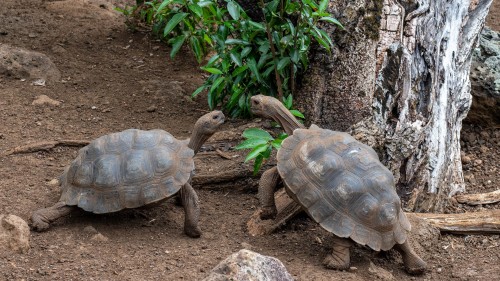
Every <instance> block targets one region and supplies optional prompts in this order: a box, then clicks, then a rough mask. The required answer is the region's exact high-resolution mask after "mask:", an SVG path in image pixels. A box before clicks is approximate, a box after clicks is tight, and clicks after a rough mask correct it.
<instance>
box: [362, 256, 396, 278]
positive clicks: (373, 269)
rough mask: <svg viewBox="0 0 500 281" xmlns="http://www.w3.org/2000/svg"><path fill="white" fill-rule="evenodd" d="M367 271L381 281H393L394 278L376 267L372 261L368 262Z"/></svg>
mask: <svg viewBox="0 0 500 281" xmlns="http://www.w3.org/2000/svg"><path fill="white" fill-rule="evenodd" d="M368 271H369V272H371V273H372V274H373V275H375V277H377V278H379V279H381V280H387V281H389V280H394V276H393V275H392V273H390V272H389V271H387V270H385V269H383V268H381V267H378V266H376V265H375V264H374V263H373V262H372V261H370V267H369V268H368Z"/></svg>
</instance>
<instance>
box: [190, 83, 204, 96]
mask: <svg viewBox="0 0 500 281" xmlns="http://www.w3.org/2000/svg"><path fill="white" fill-rule="evenodd" d="M207 87H208V85H201V86H200V87H198V89H196V91H194V92H193V93H192V94H191V98H194V97H196V96H197V95H198V94H199V93H201V92H202V91H203V90H205V89H206V88H207Z"/></svg>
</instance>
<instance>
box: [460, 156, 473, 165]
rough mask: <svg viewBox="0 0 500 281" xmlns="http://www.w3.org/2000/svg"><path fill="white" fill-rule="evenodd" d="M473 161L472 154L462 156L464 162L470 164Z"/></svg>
mask: <svg viewBox="0 0 500 281" xmlns="http://www.w3.org/2000/svg"><path fill="white" fill-rule="evenodd" d="M471 161H472V159H471V158H470V156H467V155H464V156H462V164H469V163H470V162H471Z"/></svg>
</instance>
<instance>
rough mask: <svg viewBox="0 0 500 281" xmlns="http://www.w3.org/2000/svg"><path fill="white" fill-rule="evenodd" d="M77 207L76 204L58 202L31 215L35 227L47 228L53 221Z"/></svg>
mask: <svg viewBox="0 0 500 281" xmlns="http://www.w3.org/2000/svg"><path fill="white" fill-rule="evenodd" d="M75 208H76V207H74V206H68V205H66V203H65V202H57V203H56V204H55V205H54V206H52V207H49V208H43V209H39V210H36V211H35V212H33V215H32V216H31V221H32V226H33V229H34V230H36V231H44V230H47V229H48V228H49V227H50V223H51V222H53V221H55V220H56V219H58V218H60V217H64V216H66V215H68V214H69V213H70V212H71V211H73V210H74V209H75Z"/></svg>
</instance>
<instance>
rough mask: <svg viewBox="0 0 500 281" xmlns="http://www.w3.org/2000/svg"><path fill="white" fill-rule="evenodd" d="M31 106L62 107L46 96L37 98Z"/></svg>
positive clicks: (58, 102) (59, 103)
mask: <svg viewBox="0 0 500 281" xmlns="http://www.w3.org/2000/svg"><path fill="white" fill-rule="evenodd" d="M31 104H32V105H50V106H59V105H61V102H60V101H56V100H53V99H51V98H49V97H48V96H46V95H40V96H38V97H36V99H35V100H34V101H33V102H32V103H31Z"/></svg>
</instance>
